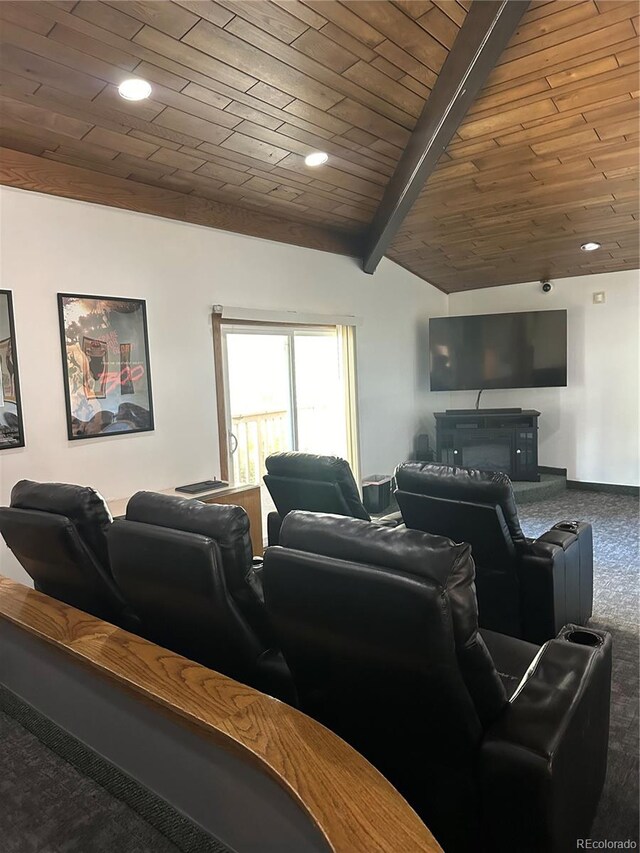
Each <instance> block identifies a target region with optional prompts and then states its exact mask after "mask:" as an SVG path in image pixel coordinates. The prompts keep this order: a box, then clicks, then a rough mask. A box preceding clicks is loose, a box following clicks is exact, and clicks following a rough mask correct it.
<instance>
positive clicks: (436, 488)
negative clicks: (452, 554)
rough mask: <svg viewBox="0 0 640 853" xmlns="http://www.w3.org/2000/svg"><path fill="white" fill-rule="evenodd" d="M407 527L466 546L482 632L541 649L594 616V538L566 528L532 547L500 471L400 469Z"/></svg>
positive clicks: (579, 527)
mask: <svg viewBox="0 0 640 853" xmlns="http://www.w3.org/2000/svg"><path fill="white" fill-rule="evenodd" d="M395 480H396V486H397V490H396V492H395V496H396V500H397V501H398V505H399V507H400V510H401V512H402V518H403V521H404V523H405V525H406V526H407V527H409V528H412V529H414V530H422V531H425V532H427V533H435V534H438V535H441V536H447V537H448V538H450V539H453V540H454V541H455V542H468V543H469V544H470V545H471V547H472V553H473V559H474V561H475V565H476V588H477V594H478V607H479V610H480V624H481V626H482V627H484V628H490V629H492V630H494V631H499V632H501V633H503V634H509V635H511V636H513V637H520V638H522V639H525V640H529V641H530V642H534V643H541V642H544V641H545V640H547V639H549V638H550V637H553V636H555V635H556V634H557V632H558V631H559V630H560V628H561V627H562V626H563V625H564V624H565V623H567V622H574V623H576V624H579V625H584V624H586V622H587V620H588V619H589V617H590V616H591V612H592V599H593V535H592V530H591V525H590V524H587V523H584V522H573V521H569V522H560V523H559V524H557V525H556V526H555V527H553V528H552V529H551V530H549V531H547V532H546V533H544V534H543V535H542V536H540V537H538V539H536V540H535V541H534V540H530V539H527V538H526V537H525V535H524V533H523V532H522V529H521V527H520V522H519V520H518V510H517V507H516V501H515V497H514V493H513V487H512V485H511V481H510V480H509V478H508V477H507V475H506V474H502V473H500V472H498V471H478V470H474V469H470V468H456V467H452V466H448V465H438V464H429V463H422V462H405V463H403V464H401V465H399V466H398V467H397V468H396V472H395Z"/></svg>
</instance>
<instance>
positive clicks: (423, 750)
mask: <svg viewBox="0 0 640 853" xmlns="http://www.w3.org/2000/svg"><path fill="white" fill-rule="evenodd" d="M280 541H281V545H280V546H277V547H271V548H268V549H267V551H266V554H265V562H264V572H263V574H264V578H263V581H264V592H265V600H266V605H267V610H268V613H269V616H270V619H271V622H272V624H273V626H274V628H275V630H276V633H277V635H278V638H279V642H280V647H281V648H282V650H283V653H284V655H285V658H286V660H287V663H288V664H289V667H290V669H291V672H292V674H293V677H294V682H295V685H296V688H297V691H298V696H299V701H300V707H301V708H302V710H303V711H305V712H306V713H308V714H309V715H311V716H312V717H315V718H316V719H318V720H319V721H320V722H322V723H324V724H325V725H327V726H328V727H329V728H331V729H332V730H333V731H335V732H336V733H337V734H339V735H341V736H342V737H343V738H344V739H345V740H347V741H348V742H349V743H351V744H352V745H353V746H354V747H355V748H356V749H358V750H359V751H360V752H362V753H363V754H364V755H365V756H366V757H367V758H368V759H369V760H370V761H372V763H373V764H375V765H376V766H377V767H378V768H379V769H380V770H381V771H382V773H384V774H385V775H386V776H387V778H388V779H389V780H390V781H391V782H392V783H393V784H394V785H395V786H396V787H397V788H398V789H399V790H400V792H401V793H402V794H403V795H404V796H405V797H406V798H407V799H408V801H409V802H410V803H411V804H412V805H413V807H414V808H415V809H416V810H417V812H418V813H419V814H420V815H421V817H422V818H423V819H424V820H425V822H426V823H427V825H428V826H429V827H430V829H431V830H432V831H433V832H434V834H435V835H436V837H437V838H438V840H439V842H440V844H441V845H442V846H443V848H444V850H446V851H447V853H479V851H484V853H489V851H491V853H512V851H516V850H517V851H518V853H566V851H568V850H571V849H575V844H576V838H585V837H588V836H589V829H590V826H591V822H592V819H593V817H594V814H595V810H596V806H597V803H598V799H599V796H600V792H601V789H602V785H603V782H604V777H605V772H606V759H607V741H608V729H609V700H610V679H611V638H610V636H609V635H608V634H607V633H603V632H597V631H591V630H586V629H584V630H582V629H578V628H577V626H572V625H568V626H566V627H565V628H564V629H563V630H562V631H561V632H560V634H559V635H558V637H557V638H556V639H553V640H550V641H549V642H547V643H546V644H545V645H544V646H543V647H542V648H539V647H537V646H534V645H532V644H530V643H525V642H523V641H521V640H517V639H514V638H512V637H505V636H504V635H500V634H495V633H493V632H485V634H484V639H483V636H482V632H480V633H479V632H478V623H477V605H476V597H475V591H474V585H473V579H474V567H473V560H472V559H471V555H470V548H469V546H468V545H467V544H460V545H455V544H453V543H452V542H451V541H449V540H447V539H445V538H443V537H439V536H431V535H428V534H425V533H422V532H420V531H416V530H407V529H404V528H395V529H393V528H388V527H383V526H381V525H378V524H376V523H375V522H374V523H365V522H363V521H360V520H356V519H351V518H340V517H337V516H330V515H321V514H315V513H306V512H292V513H290V514H289V515H288V516H287V517H286V518H285V520H284V522H283V525H282V529H281V537H280ZM488 647H489V648H488Z"/></svg>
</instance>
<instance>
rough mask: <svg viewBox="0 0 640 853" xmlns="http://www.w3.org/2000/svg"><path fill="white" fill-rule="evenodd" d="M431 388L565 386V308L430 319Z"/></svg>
mask: <svg viewBox="0 0 640 853" xmlns="http://www.w3.org/2000/svg"><path fill="white" fill-rule="evenodd" d="M429 356H430V376H431V390H432V391H479V390H480V389H484V388H543V387H549V386H556V385H566V384H567V312H566V311H523V312H518V313H514V314H476V315H474V316H470V317H432V318H431V319H430V320H429Z"/></svg>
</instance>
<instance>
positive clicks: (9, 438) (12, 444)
mask: <svg viewBox="0 0 640 853" xmlns="http://www.w3.org/2000/svg"><path fill="white" fill-rule="evenodd" d="M3 297H4V298H6V300H7V320H6V326H7V330H8V332H9V337H8V338H4V337H3V336H2V335H1V334H0V450H13V449H14V448H16V447H24V446H25V441H24V421H23V417H22V397H21V395H20V370H19V368H18V346H17V343H16V326H15V318H14V313H13V293H12V292H11V291H10V290H0V299H2V298H3ZM0 311H1V307H0ZM7 342H8V347H7V349H8V351H9V353H10V355H11V369H12V373H11V377H12V394H11V396H12V397H14V399H13V400H12V399H11V398H10V397H7V398H5V359H4V353H5V348H4V347H3V345H4V344H5V343H7ZM7 403H9V404H10V405H13V406H15V412H13V411H5V410H6V409H7ZM7 415H8V416H9V417H10V419H11V422H10V423H7V420H6V418H7Z"/></svg>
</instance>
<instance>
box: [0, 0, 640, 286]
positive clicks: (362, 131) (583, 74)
mask: <svg viewBox="0 0 640 853" xmlns="http://www.w3.org/2000/svg"><path fill="white" fill-rule="evenodd" d="M469 6H470V0H436V1H435V2H431V0H396V2H390V0H351V2H338V0H304V2H301V0H272V2H269V1H268V0H224V2H223V1H222V0H220V2H212V0H160V1H159V2H158V0H152V2H142V0H119V2H98V0H79V2H77V0H41V2H38V0H18V2H10V0H0V144H1V145H3V146H5V147H6V148H10V149H14V150H17V151H20V152H26V153H27V154H31V155H37V157H39V158H45V160H46V161H48V162H49V163H50V164H51V166H52V167H53V166H54V162H53V161H57V163H61V164H68V165H69V166H71V167H74V166H75V167H82V168H83V169H90V170H91V171H92V173H94V174H95V173H100V175H102V176H104V175H108V176H113V178H110V180H111V181H112V182H113V180H115V179H120V180H122V179H124V180H126V181H127V182H129V184H128V186H131V187H132V189H134V190H136V192H137V191H138V190H137V189H136V188H141V187H142V186H143V185H144V186H147V187H148V188H149V185H152V186H153V187H154V188H155V189H154V193H160V195H161V191H162V190H164V191H165V192H166V194H167V195H166V203H167V209H169V204H170V203H171V204H174V203H175V200H176V199H178V200H179V199H181V198H182V199H184V198H185V196H186V195H187V194H188V196H189V198H190V199H194V200H196V199H200V200H202V199H207V200H212V201H213V202H215V203H218V202H223V203H225V204H226V205H233V207H234V209H239V210H240V212H242V211H243V210H244V211H245V212H246V211H250V210H254V211H258V212H262V214H266V215H267V216H268V217H273V218H283V219H284V220H290V221H291V222H293V223H296V224H303V225H307V226H313V227H318V228H321V229H324V230H325V232H326V231H327V229H330V230H331V233H333V234H335V235H337V236H338V237H341V236H344V237H346V238H347V239H352V243H351V245H353V246H354V251H356V248H355V247H357V246H358V245H359V238H360V237H361V236H362V235H363V234H364V233H365V231H366V229H367V226H368V225H369V224H370V223H371V220H372V218H373V215H374V213H375V210H376V208H377V205H378V203H379V201H380V198H381V196H382V193H383V191H384V188H385V186H386V184H387V182H388V180H389V177H390V176H391V174H392V173H393V171H394V168H395V166H396V163H397V161H398V158H399V157H400V155H401V153H402V151H403V149H404V147H405V146H406V144H407V141H408V139H409V137H410V134H411V131H412V129H413V127H414V125H415V122H416V119H417V117H418V116H419V114H420V112H421V110H422V108H423V106H424V103H425V101H426V99H427V98H428V96H429V93H430V91H431V88H432V87H433V84H434V82H435V80H436V79H437V75H438V72H439V70H440V68H441V67H442V64H443V62H444V60H445V58H446V56H447V54H448V51H449V49H450V48H451V46H452V45H453V42H454V41H455V38H456V35H457V33H458V30H459V28H460V26H461V25H462V23H463V22H464V19H465V16H466V11H467V9H468V8H469ZM637 14H638V4H637V3H636V2H626V3H625V2H618V0H604V2H601V0H583V1H582V2H565V0H545V2H533V3H532V4H531V7H530V9H529V11H528V12H527V13H526V14H525V16H524V17H523V20H522V25H521V26H520V28H519V29H518V31H517V32H516V34H515V36H514V37H513V39H512V41H511V43H510V45H509V47H508V48H507V50H506V51H505V53H504V55H503V57H502V59H501V61H500V63H499V65H498V66H497V68H496V69H495V71H494V72H493V74H492V76H491V77H490V79H489V81H488V84H487V86H486V87H485V89H484V90H483V92H482V93H481V95H480V97H479V99H478V100H477V101H476V103H475V104H474V105H473V106H472V108H471V111H470V113H469V114H468V116H467V118H466V119H465V121H464V122H463V124H462V125H461V127H460V128H459V130H458V134H457V135H456V136H455V137H454V140H453V141H452V143H451V145H450V146H449V148H448V149H447V151H446V153H445V154H444V155H443V157H442V159H441V161H440V164H439V166H438V168H437V170H436V172H435V174H434V175H432V177H431V179H430V180H429V181H428V183H427V186H426V187H425V190H424V191H423V193H422V195H421V196H420V198H419V199H418V202H417V203H416V204H415V206H414V208H413V210H412V211H411V212H410V214H409V216H408V217H407V219H406V220H405V222H404V225H403V226H402V228H401V230H400V232H399V233H398V235H397V237H396V239H395V241H394V243H393V244H392V247H391V250H390V251H389V253H388V254H389V256H390V257H391V258H393V259H394V260H396V261H397V262H398V263H401V264H402V265H403V266H406V267H407V268H409V269H411V270H412V271H413V272H415V273H417V274H418V275H420V276H421V277H423V278H425V279H426V280H428V281H431V282H432V283H434V284H436V285H437V286H438V287H441V288H442V289H443V290H446V291H453V290H461V289H465V288H469V287H485V286H491V285H495V284H504V283H510V282H515V281H525V280H528V279H532V278H538V277H540V276H542V275H550V276H556V277H557V276H560V275H578V274H581V273H584V272H599V271H608V270H611V269H627V268H632V267H635V266H638V222H637V215H638V211H637V171H638V148H637V146H638V133H637V130H638V109H637V104H638V101H637V94H638V85H637V82H638V76H637V75H638V70H637V61H638V56H637V51H638V18H637ZM130 76H139V77H143V78H144V79H147V80H149V81H150V83H151V85H152V87H153V92H152V95H151V98H150V99H149V100H146V101H142V102H138V103H135V102H129V101H124V100H123V99H122V98H120V97H119V96H118V94H117V90H116V87H117V85H118V84H119V83H120V82H122V80H123V79H126V78H127V77H130ZM316 150H323V151H326V152H327V153H328V154H329V157H330V160H329V163H328V164H327V165H326V166H323V167H322V168H320V169H310V168H308V167H307V166H305V164H304V156H305V155H306V154H308V153H311V152H312V151H316ZM83 174H86V173H83ZM103 180H107V179H106V178H103ZM24 185H27V183H26V182H25V184H24ZM52 191H54V190H52ZM150 191H151V190H150V188H149V192H150ZM80 197H84V196H80ZM158 197H159V196H158ZM154 199H155V196H154ZM154 203H155V201H154ZM158 203H159V202H158ZM189 203H191V202H189ZM123 206H126V204H125V205H123ZM136 209H144V208H140V207H139V208H136ZM185 218H188V217H185ZM191 221H197V220H196V219H191ZM229 221H230V222H231V221H232V220H229ZM228 227H231V228H233V227H234V225H233V224H231V225H229V226H228ZM244 233H249V231H247V230H246V229H245V231H244ZM265 235H266V236H273V234H272V233H269V232H265ZM295 239H296V238H295V236H294V237H292V238H291V240H292V241H293V242H295ZM585 239H594V240H599V241H600V242H602V244H603V246H602V249H601V250H599V251H598V252H595V253H593V255H586V254H585V253H583V252H581V251H580V250H579V244H580V243H581V242H583V240H585ZM304 244H305V245H309V244H310V243H309V241H308V239H307V242H306V243H304ZM311 244H313V243H311ZM327 247H328V248H333V245H331V244H329V243H328V244H327Z"/></svg>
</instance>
